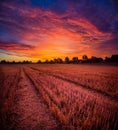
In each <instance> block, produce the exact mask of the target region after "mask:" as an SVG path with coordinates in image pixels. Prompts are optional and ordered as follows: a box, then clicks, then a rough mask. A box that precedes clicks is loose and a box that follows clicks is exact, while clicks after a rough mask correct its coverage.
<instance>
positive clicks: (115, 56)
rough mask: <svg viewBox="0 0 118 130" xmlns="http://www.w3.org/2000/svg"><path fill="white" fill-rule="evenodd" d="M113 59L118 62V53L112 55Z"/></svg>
mask: <svg viewBox="0 0 118 130" xmlns="http://www.w3.org/2000/svg"><path fill="white" fill-rule="evenodd" d="M111 61H112V62H118V54H116V55H112V56H111Z"/></svg>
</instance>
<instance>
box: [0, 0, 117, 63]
mask: <svg viewBox="0 0 118 130" xmlns="http://www.w3.org/2000/svg"><path fill="white" fill-rule="evenodd" d="M84 54H86V55H87V56H88V57H91V56H97V57H103V58H104V57H105V56H111V55H112V54H118V0H0V60H3V59H6V60H9V61H13V60H15V61H22V60H32V61H37V60H39V59H40V60H46V59H53V58H58V57H60V58H62V59H64V57H66V56H68V57H70V58H72V57H75V56H77V57H78V58H80V59H81V57H82V55H84Z"/></svg>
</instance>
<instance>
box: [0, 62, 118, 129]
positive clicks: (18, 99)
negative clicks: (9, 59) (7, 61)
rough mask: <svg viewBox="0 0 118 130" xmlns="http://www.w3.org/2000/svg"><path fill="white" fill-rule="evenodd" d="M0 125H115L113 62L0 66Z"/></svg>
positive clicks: (117, 78)
mask: <svg viewBox="0 0 118 130" xmlns="http://www.w3.org/2000/svg"><path fill="white" fill-rule="evenodd" d="M0 126H1V127H0V128H1V130H11V129H12V130H116V129H117V128H118V66H110V65H86V64H85V65H78V64H77V65H74V64H25V65H23V64H17V65H0Z"/></svg>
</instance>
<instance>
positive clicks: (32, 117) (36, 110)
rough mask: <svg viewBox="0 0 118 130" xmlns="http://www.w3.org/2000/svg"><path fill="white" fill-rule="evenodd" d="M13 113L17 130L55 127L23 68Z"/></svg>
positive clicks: (52, 119)
mask: <svg viewBox="0 0 118 130" xmlns="http://www.w3.org/2000/svg"><path fill="white" fill-rule="evenodd" d="M14 113H15V115H16V118H15V122H16V123H15V124H16V126H15V129H17V130H40V129H41V130H42V129H44V128H45V129H46V130H48V129H51V130H52V129H54V128H55V127H56V121H55V120H54V118H53V117H52V115H51V114H50V112H49V110H48V109H47V107H46V105H45V104H44V103H43V99H42V97H41V96H40V94H39V93H37V91H36V90H35V87H34V86H33V84H32V82H31V81H30V80H29V79H28V77H27V76H26V74H25V72H24V70H23V68H22V69H21V75H20V81H19V84H18V89H17V91H16V97H15V105H14Z"/></svg>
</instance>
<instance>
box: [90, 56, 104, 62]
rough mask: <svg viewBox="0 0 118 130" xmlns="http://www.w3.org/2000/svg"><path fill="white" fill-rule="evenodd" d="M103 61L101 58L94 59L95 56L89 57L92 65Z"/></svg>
mask: <svg viewBox="0 0 118 130" xmlns="http://www.w3.org/2000/svg"><path fill="white" fill-rule="evenodd" d="M102 61H103V59H102V58H101V57H99V58H98V57H95V56H92V57H91V62H92V63H99V62H102Z"/></svg>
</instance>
